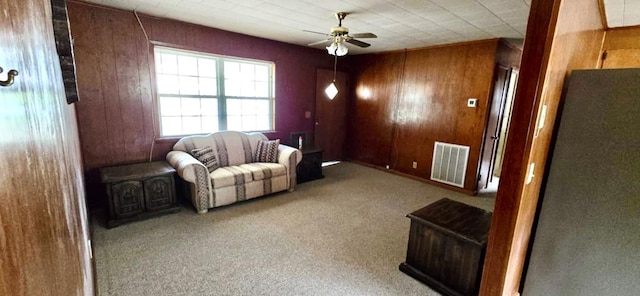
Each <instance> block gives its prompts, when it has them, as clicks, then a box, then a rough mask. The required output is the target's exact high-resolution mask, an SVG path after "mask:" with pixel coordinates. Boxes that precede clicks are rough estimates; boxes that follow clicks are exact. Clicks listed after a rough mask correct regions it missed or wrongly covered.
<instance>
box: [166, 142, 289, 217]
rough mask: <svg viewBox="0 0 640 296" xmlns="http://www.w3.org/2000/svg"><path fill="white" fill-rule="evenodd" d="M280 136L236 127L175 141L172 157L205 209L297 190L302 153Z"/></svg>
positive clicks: (194, 200) (200, 207) (200, 209)
mask: <svg viewBox="0 0 640 296" xmlns="http://www.w3.org/2000/svg"><path fill="white" fill-rule="evenodd" d="M276 141H277V140H276ZM276 141H268V139H267V137H266V136H264V135H263V134H261V133H250V134H247V133H242V132H237V131H223V132H217V133H212V134H208V135H197V136H188V137H184V138H182V139H180V140H179V141H178V142H177V143H176V144H175V145H174V146H173V151H171V152H169V153H168V154H167V161H168V162H169V164H171V166H173V167H174V168H175V169H176V171H177V173H178V175H179V176H180V177H181V178H182V179H183V180H185V181H186V184H188V185H189V188H190V195H191V196H190V197H191V201H192V203H193V205H194V207H195V208H196V210H197V211H198V213H199V214H204V213H206V212H207V211H208V210H209V209H210V208H214V207H219V206H224V205H228V204H231V203H234V202H238V201H242V200H246V199H250V198H255V197H259V196H263V195H267V194H270V193H274V192H279V191H283V190H290V191H293V189H294V188H295V186H296V166H297V165H298V163H299V162H300V160H301V159H302V153H301V152H300V150H298V149H295V148H292V147H289V146H285V145H281V144H279V141H278V142H276ZM269 148H272V150H271V151H268V149H269ZM265 157H266V158H267V160H268V161H266V162H265V159H263V158H265ZM257 160H261V162H257Z"/></svg>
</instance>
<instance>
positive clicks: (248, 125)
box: [242, 116, 257, 131]
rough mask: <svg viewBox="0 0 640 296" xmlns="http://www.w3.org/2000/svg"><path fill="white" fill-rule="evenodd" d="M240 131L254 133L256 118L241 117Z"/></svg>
mask: <svg viewBox="0 0 640 296" xmlns="http://www.w3.org/2000/svg"><path fill="white" fill-rule="evenodd" d="M242 130H243V131H255V130H257V128H256V117H255V116H243V117H242Z"/></svg>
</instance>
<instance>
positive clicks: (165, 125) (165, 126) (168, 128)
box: [162, 116, 182, 136]
mask: <svg viewBox="0 0 640 296" xmlns="http://www.w3.org/2000/svg"><path fill="white" fill-rule="evenodd" d="M180 134H182V120H181V119H180V117H164V116H163V117H162V135H165V136H173V135H180Z"/></svg>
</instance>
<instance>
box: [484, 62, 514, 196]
mask: <svg viewBox="0 0 640 296" xmlns="http://www.w3.org/2000/svg"><path fill="white" fill-rule="evenodd" d="M510 73H511V69H510V68H507V67H504V66H501V65H497V66H496V69H495V72H494V81H493V94H492V95H491V101H490V102H489V110H488V112H489V119H488V120H487V125H486V128H485V131H484V135H485V137H484V143H483V144H482V153H481V158H480V168H479V174H478V189H486V188H487V187H489V185H491V183H492V182H494V180H495V179H494V177H493V168H494V166H495V161H496V152H497V151H498V144H499V141H500V127H501V125H502V119H503V118H504V107H505V103H506V98H507V90H508V88H509V80H510V79H509V77H510Z"/></svg>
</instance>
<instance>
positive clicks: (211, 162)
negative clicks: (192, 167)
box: [191, 146, 219, 172]
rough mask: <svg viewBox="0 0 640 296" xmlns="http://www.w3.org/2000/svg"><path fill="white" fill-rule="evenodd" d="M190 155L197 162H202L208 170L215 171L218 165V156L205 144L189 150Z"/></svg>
mask: <svg viewBox="0 0 640 296" xmlns="http://www.w3.org/2000/svg"><path fill="white" fill-rule="evenodd" d="M191 155H193V157H194V158H195V159H197V160H198V161H199V162H201V163H202V164H204V166H206V167H207V169H208V170H209V172H213V171H215V170H216V169H217V168H218V167H219V164H218V158H217V157H216V154H215V153H214V152H213V148H211V147H209V146H206V147H203V148H197V149H192V150H191Z"/></svg>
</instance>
